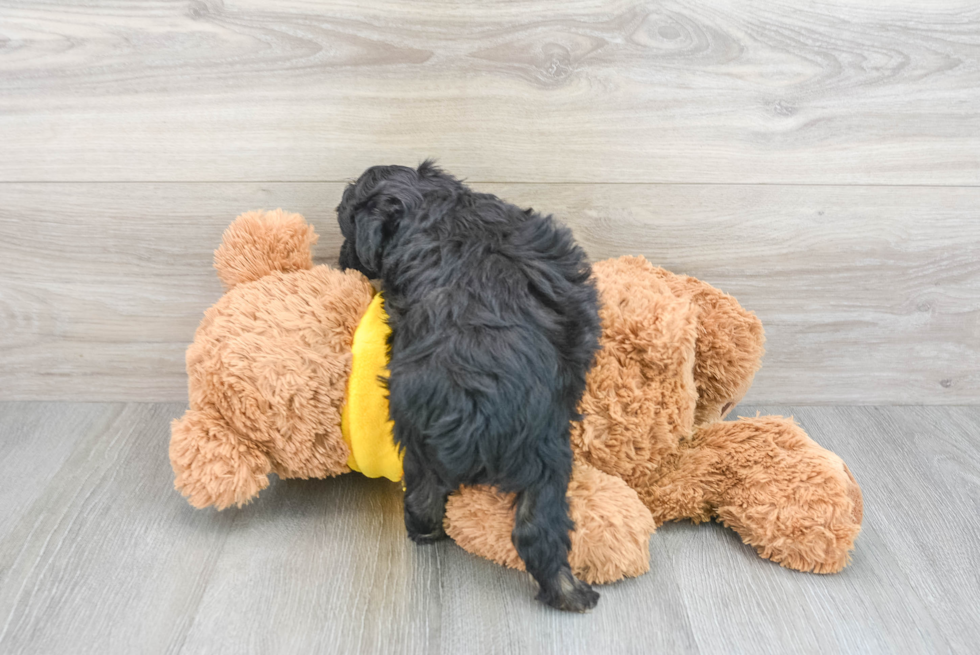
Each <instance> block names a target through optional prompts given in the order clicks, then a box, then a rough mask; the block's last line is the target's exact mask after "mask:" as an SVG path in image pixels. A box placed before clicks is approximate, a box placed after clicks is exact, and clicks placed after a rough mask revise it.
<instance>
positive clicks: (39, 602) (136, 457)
mask: <svg viewBox="0 0 980 655" xmlns="http://www.w3.org/2000/svg"><path fill="white" fill-rule="evenodd" d="M35 407H36V408H37V411H39V412H44V413H47V412H51V411H52V410H51V407H50V406H49V405H47V406H46V405H35ZM107 410H108V416H107V419H108V420H105V421H104V422H103V423H102V424H101V426H99V427H97V428H93V429H90V430H88V431H86V432H85V433H84V434H83V436H82V438H81V439H80V440H79V442H78V444H77V445H76V446H75V448H73V449H72V452H71V455H70V456H69V457H68V458H67V459H66V460H65V461H64V464H63V465H62V466H61V467H60V468H59V470H58V475H56V476H54V477H53V478H51V481H50V482H49V483H48V484H47V486H46V487H45V488H44V492H43V493H42V494H40V495H39V496H38V497H37V498H36V499H34V501H33V502H32V503H30V505H29V508H28V511H26V512H24V513H23V516H22V517H21V519H20V520H19V521H18V522H17V524H16V526H15V527H14V528H13V530H11V531H10V532H9V534H8V535H7V536H6V537H5V538H3V539H2V540H0V575H2V578H0V652H4V653H57V652H83V650H84V652H128V653H132V652H166V651H168V650H175V649H176V647H179V644H180V640H181V639H182V637H183V635H184V634H186V631H187V628H188V625H189V622H190V621H191V620H192V618H193V613H194V610H195V608H196V606H197V604H198V602H199V600H200V596H201V593H202V592H203V590H204V588H205V586H206V582H207V579H208V576H209V574H210V570H211V568H212V567H213V565H214V562H215V561H216V559H217V556H218V555H219V553H220V551H221V546H222V543H223V541H224V540H225V539H226V538H227V536H228V534H229V533H230V532H231V529H232V525H233V523H234V521H235V518H236V514H235V512H227V513H223V514H216V513H209V512H194V511H193V510H191V509H190V507H189V506H188V505H187V504H186V503H184V502H183V500H182V499H181V498H180V497H179V494H177V493H176V492H175V491H173V472H172V471H171V469H170V462H169V461H168V458H167V442H168V439H169V421H170V419H172V418H174V417H175V416H178V415H179V413H180V412H182V411H183V406H182V405H174V404H171V405H152V404H144V405H125V406H110V407H108V408H107ZM56 411H57V410H56ZM60 411H61V412H65V413H68V414H69V415H70V414H71V413H72V412H74V411H76V410H74V409H73V408H72V406H70V405H67V406H62V407H61V409H60ZM56 436H57V435H55V434H54V433H52V432H48V433H44V432H38V433H36V434H34V435H33V437H34V443H35V444H36V448H35V450H34V458H33V463H35V464H36V465H39V466H41V465H43V462H41V461H40V460H42V459H43V458H45V457H46V456H47V452H48V451H49V450H51V449H53V448H55V449H56V448H57V444H54V443H52V440H53V438H54V437H56ZM3 437H6V435H3ZM0 441H2V439H0ZM5 484H6V482H5Z"/></svg>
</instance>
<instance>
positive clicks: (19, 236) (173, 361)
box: [0, 183, 980, 404]
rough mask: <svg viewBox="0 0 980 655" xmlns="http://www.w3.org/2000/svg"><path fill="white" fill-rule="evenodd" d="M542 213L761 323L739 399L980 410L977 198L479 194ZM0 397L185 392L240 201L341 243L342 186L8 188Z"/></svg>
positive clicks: (830, 191) (580, 188)
mask: <svg viewBox="0 0 980 655" xmlns="http://www.w3.org/2000/svg"><path fill="white" fill-rule="evenodd" d="M476 186H477V187H478V188H480V189H483V190H487V191H491V192H494V193H498V194H499V195H501V196H503V197H505V198H508V199H511V200H513V201H514V202H517V203H520V204H522V205H531V206H534V207H536V208H538V209H540V210H542V211H549V212H553V213H555V214H556V215H558V216H560V217H561V218H562V219H564V220H565V221H566V222H567V223H568V224H570V225H571V226H572V227H573V229H574V230H575V232H576V234H577V235H578V237H579V238H580V239H581V241H582V243H583V244H584V245H585V247H586V248H587V249H588V250H589V252H590V254H591V255H592V256H593V257H594V258H596V259H601V258H605V257H612V256H616V255H619V254H623V253H635V254H642V255H644V256H646V257H648V258H649V259H650V260H651V261H653V262H654V263H656V264H659V265H662V266H664V267H666V268H668V269H670V270H673V271H676V272H678V273H687V274H691V275H695V276H698V277H700V278H702V279H704V280H706V281H708V282H710V283H712V284H715V285H717V286H718V287H720V288H722V289H724V290H725V291H728V292H730V293H732V294H733V295H735V296H736V297H737V298H738V299H739V300H740V301H741V302H742V304H743V305H744V306H745V307H747V308H749V309H752V310H754V311H755V312H757V313H758V314H759V316H760V317H761V318H762V320H763V321H764V323H765V325H766V327H767V333H768V354H767V356H766V359H765V360H764V361H765V364H764V366H763V369H762V371H761V372H760V374H759V376H758V378H757V381H756V383H755V386H754V387H753V389H752V391H751V392H750V394H751V395H750V396H749V398H748V400H750V401H753V402H796V403H842V402H845V403H863V404H871V403H970V402H977V400H978V399H980V215H978V212H980V209H978V208H980V188H946V189H941V190H938V189H935V188H930V187H850V186H840V187H838V186H829V187H828V186H820V185H803V186H781V185H776V186H768V185H579V184H569V185H563V184H477V185H476ZM0 188H2V190H3V193H4V198H3V200H4V202H3V203H0V251H2V254H3V257H2V258H0V353H2V360H3V364H4V365H3V366H2V367H0V398H3V399H8V400H11V399H70V400H136V401H148V400H173V401H181V400H184V399H186V386H185V385H186V381H185V377H184V371H183V366H184V365H183V353H184V349H185V348H186V346H187V344H188V343H189V342H190V340H191V339H192V337H193V333H194V329H195V327H196V326H197V323H198V322H199V321H200V318H201V315H202V313H203V311H204V310H205V309H206V308H207V307H208V306H209V305H210V304H212V303H213V302H214V301H215V300H216V299H217V298H218V297H220V295H221V286H220V284H219V283H218V280H217V278H216V276H215V274H214V271H213V269H212V268H211V255H212V251H213V250H214V248H215V247H217V245H218V243H219V242H220V238H221V233H222V231H223V230H224V228H225V227H226V226H227V225H228V224H229V223H230V222H231V220H232V219H233V218H234V216H235V215H236V214H237V213H239V212H240V211H243V210H245V209H249V208H257V207H267V208H272V207H277V206H283V207H285V208H287V209H291V210H294V211H299V212H301V213H303V214H304V215H306V216H307V217H308V219H309V220H310V221H311V222H313V223H314V225H315V226H316V228H317V230H318V231H319V233H320V234H321V240H320V243H319V244H318V246H317V250H316V252H317V259H318V261H321V262H331V261H334V260H335V258H336V254H337V252H338V248H339V232H338V230H337V227H336V223H335V219H334V218H333V216H332V211H333V207H334V206H336V204H337V201H338V200H339V196H340V192H341V189H342V186H341V185H340V184H334V183H332V184H319V183H288V184H287V183H268V184H254V183H249V184H244V183H242V184H231V183H202V184H186V183H177V184H152V183H115V184H109V183H105V184H88V183H77V184H20V183H19V184H7V185H0Z"/></svg>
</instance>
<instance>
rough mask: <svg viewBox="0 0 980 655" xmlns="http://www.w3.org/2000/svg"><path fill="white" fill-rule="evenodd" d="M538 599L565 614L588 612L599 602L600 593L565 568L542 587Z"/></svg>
mask: <svg viewBox="0 0 980 655" xmlns="http://www.w3.org/2000/svg"><path fill="white" fill-rule="evenodd" d="M537 599H538V600H540V601H541V602H542V603H545V604H547V605H550V606H551V607H554V608H555V609H559V610H562V611H564V612H580V613H581V612H588V611H589V610H591V609H592V608H594V607H595V606H596V604H597V603H598V602H599V592H598V591H596V590H595V589H593V588H592V587H591V586H590V585H589V584H588V583H585V582H582V581H581V580H579V579H577V578H576V577H575V576H574V575H572V572H571V570H570V569H568V568H563V569H562V570H561V571H559V573H558V575H557V576H555V579H554V580H553V581H552V584H549V585H547V586H542V587H541V591H539V592H538V596H537Z"/></svg>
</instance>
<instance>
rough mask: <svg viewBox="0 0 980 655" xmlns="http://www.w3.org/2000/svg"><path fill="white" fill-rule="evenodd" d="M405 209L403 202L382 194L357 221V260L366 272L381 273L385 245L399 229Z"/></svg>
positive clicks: (366, 206)
mask: <svg viewBox="0 0 980 655" xmlns="http://www.w3.org/2000/svg"><path fill="white" fill-rule="evenodd" d="M405 209H406V206H405V202H404V200H403V199H402V198H400V197H398V196H397V195H395V194H392V193H386V192H384V191H382V192H380V193H378V194H376V195H375V196H374V197H373V198H372V199H371V200H370V201H369V202H368V203H367V204H366V205H365V206H364V207H363V208H362V209H361V211H360V212H358V214H357V216H356V217H355V218H354V229H355V233H356V238H355V239H354V244H355V251H356V253H357V258H358V259H359V260H360V261H361V264H362V265H363V266H364V267H365V268H368V269H370V270H371V271H374V272H375V273H380V272H381V256H382V255H383V254H384V247H385V244H386V243H387V241H388V239H389V238H391V235H392V234H394V232H395V230H396V229H397V228H398V222H399V221H400V220H401V219H402V218H403V217H404V215H405Z"/></svg>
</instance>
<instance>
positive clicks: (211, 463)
mask: <svg viewBox="0 0 980 655" xmlns="http://www.w3.org/2000/svg"><path fill="white" fill-rule="evenodd" d="M170 463H171V466H172V467H173V470H174V476H175V477H174V487H175V488H176V489H177V490H178V491H180V492H181V493H182V494H183V495H184V496H186V497H187V500H188V502H190V504H191V505H193V506H194V507H196V508H198V509H202V508H204V507H208V506H212V505H213V506H214V507H216V508H217V509H219V510H220V509H225V508H227V507H230V506H232V505H236V506H238V507H241V506H242V505H245V504H247V503H249V502H250V501H251V500H252V499H253V498H255V496H257V495H258V493H259V492H260V491H261V490H262V489H265V488H266V487H267V486H269V473H270V472H271V471H272V464H271V462H270V460H269V458H268V457H267V455H266V454H265V453H264V452H263V451H262V450H261V449H260V448H259V446H258V445H256V444H255V443H253V442H251V441H248V440H245V439H242V438H241V437H240V436H239V435H238V433H237V432H236V431H235V429H234V428H233V427H232V426H231V425H229V424H228V422H227V421H225V419H224V418H223V417H222V416H221V415H220V414H219V413H218V412H215V411H214V410H211V409H205V410H197V409H190V410H188V411H187V412H186V413H185V414H184V416H182V417H181V418H179V419H176V420H174V422H173V424H172V425H171V438H170Z"/></svg>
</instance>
